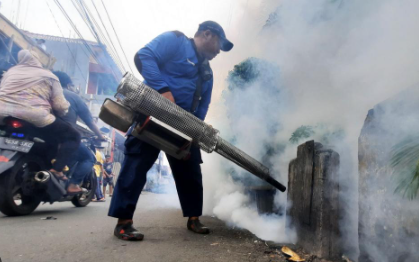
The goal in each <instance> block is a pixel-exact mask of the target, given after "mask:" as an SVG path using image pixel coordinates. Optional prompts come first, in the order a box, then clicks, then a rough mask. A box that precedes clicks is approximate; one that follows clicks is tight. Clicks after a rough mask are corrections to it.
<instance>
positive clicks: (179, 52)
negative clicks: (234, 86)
mask: <svg viewBox="0 0 419 262" xmlns="http://www.w3.org/2000/svg"><path fill="white" fill-rule="evenodd" d="M136 55H137V56H138V57H139V59H140V60H141V63H142V70H141V74H142V76H143V77H144V79H145V81H144V82H145V83H146V84H147V85H148V86H150V87H151V88H154V89H155V90H157V91H159V90H161V89H163V88H169V90H170V91H171V92H172V94H173V97H174V98H175V102H176V104H177V105H178V106H180V107H182V108H183V109H185V110H187V111H190V110H191V107H192V101H193V97H194V94H195V90H196V81H197V79H198V57H197V55H196V52H195V49H194V47H193V44H192V43H191V41H190V40H189V39H188V38H187V37H186V36H185V35H183V34H179V33H175V32H166V33H163V34H161V35H159V36H157V37H156V38H154V39H153V40H152V41H151V42H150V43H148V44H147V45H146V46H145V47H143V48H142V49H140V51H138V53H137V54H136ZM212 85H213V80H212V79H211V80H209V81H206V82H204V83H203V84H202V95H201V97H202V99H201V100H200V102H199V105H198V108H197V111H196V113H195V115H196V116H197V117H198V118H200V119H201V120H204V119H205V116H206V115H207V112H208V107H209V104H210V102H211V93H212Z"/></svg>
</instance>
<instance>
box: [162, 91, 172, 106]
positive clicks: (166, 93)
mask: <svg viewBox="0 0 419 262" xmlns="http://www.w3.org/2000/svg"><path fill="white" fill-rule="evenodd" d="M161 95H162V96H163V97H165V98H167V99H169V100H170V101H172V102H173V103H174V102H175V98H174V97H173V95H172V92H170V91H167V92H165V93H163V94H161Z"/></svg>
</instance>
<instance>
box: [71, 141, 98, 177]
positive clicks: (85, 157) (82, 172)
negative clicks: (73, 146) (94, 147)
mask: <svg viewBox="0 0 419 262" xmlns="http://www.w3.org/2000/svg"><path fill="white" fill-rule="evenodd" d="M75 161H77V162H78V164H77V167H76V170H75V171H74V173H73V176H72V177H71V181H70V182H71V183H73V184H76V185H78V184H80V183H81V182H82V181H83V179H84V178H86V177H87V176H88V175H90V174H91V173H92V168H93V165H94V164H95V162H96V158H95V156H94V155H93V153H92V152H91V151H90V150H89V149H88V148H87V147H86V146H85V145H84V144H80V146H79V148H78V149H77V152H76V155H75Z"/></svg>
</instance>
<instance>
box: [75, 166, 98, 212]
mask: <svg viewBox="0 0 419 262" xmlns="http://www.w3.org/2000/svg"><path fill="white" fill-rule="evenodd" d="M82 187H84V188H86V189H87V193H86V194H83V195H79V196H75V197H73V199H71V203H73V205H74V206H76V207H85V206H87V205H88V204H89V203H90V202H91V201H92V198H93V197H94V195H95V191H96V187H97V179H96V174H95V172H94V171H93V170H92V173H91V174H90V176H89V178H87V179H85V180H84V182H83V185H82Z"/></svg>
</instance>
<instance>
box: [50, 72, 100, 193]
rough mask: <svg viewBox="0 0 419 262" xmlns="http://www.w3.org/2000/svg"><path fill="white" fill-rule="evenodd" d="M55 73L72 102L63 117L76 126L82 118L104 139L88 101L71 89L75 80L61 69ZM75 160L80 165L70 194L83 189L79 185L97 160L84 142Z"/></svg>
mask: <svg viewBox="0 0 419 262" xmlns="http://www.w3.org/2000/svg"><path fill="white" fill-rule="evenodd" d="M53 73H54V75H56V76H57V77H58V79H59V80H60V83H61V86H62V87H63V90H64V91H63V92H64V97H65V98H66V99H67V101H68V102H69V103H70V108H69V110H68V113H67V114H66V115H65V116H63V117H62V119H63V120H64V121H66V122H68V123H70V124H71V125H72V126H73V127H76V125H77V119H78V118H80V119H81V120H83V122H84V123H85V124H86V125H87V126H88V127H89V128H90V130H92V131H93V133H95V135H96V136H97V137H98V139H99V140H104V138H103V136H102V133H101V132H100V130H99V128H98V127H97V126H96V124H95V123H94V121H93V117H92V114H91V113H90V110H89V108H88V107H87V105H86V103H85V102H84V101H83V99H82V98H81V97H80V96H79V95H78V94H76V93H74V92H73V91H70V87H72V86H73V81H72V80H71V78H70V76H69V75H67V74H66V73H64V72H61V71H54V72H53ZM75 160H76V161H78V165H77V167H76V170H75V171H74V172H73V176H72V177H71V179H70V185H69V186H68V188H67V192H68V193H70V194H76V193H78V192H82V191H83V190H82V189H81V188H80V186H79V185H80V184H81V182H82V181H83V179H84V178H86V177H87V176H88V175H90V174H91V172H92V168H93V165H94V164H95V162H96V159H95V155H94V153H93V152H92V151H90V149H88V148H87V147H86V146H85V145H84V144H80V146H79V148H78V150H77V152H76V157H75Z"/></svg>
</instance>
